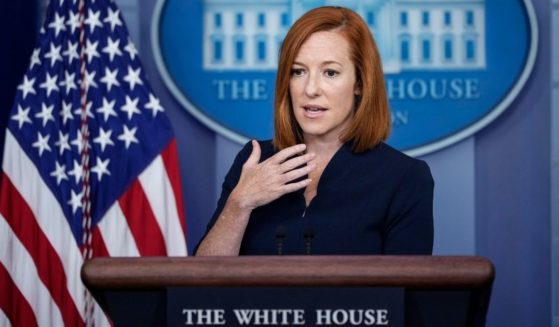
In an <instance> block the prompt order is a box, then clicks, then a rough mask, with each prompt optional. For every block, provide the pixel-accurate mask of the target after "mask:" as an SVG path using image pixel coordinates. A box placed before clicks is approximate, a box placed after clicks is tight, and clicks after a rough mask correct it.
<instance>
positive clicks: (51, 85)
mask: <svg viewBox="0 0 559 327" xmlns="http://www.w3.org/2000/svg"><path fill="white" fill-rule="evenodd" d="M57 79H58V76H57V75H54V76H50V74H49V73H48V72H47V76H46V80H45V82H44V83H42V84H40V85H39V87H40V88H43V89H47V97H48V96H50V93H51V92H52V91H58V90H59V89H58V85H56V80H57Z"/></svg>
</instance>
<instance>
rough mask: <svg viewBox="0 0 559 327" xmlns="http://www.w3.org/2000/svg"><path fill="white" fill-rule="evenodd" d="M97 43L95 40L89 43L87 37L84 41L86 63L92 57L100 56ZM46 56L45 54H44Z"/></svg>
mask: <svg viewBox="0 0 559 327" xmlns="http://www.w3.org/2000/svg"><path fill="white" fill-rule="evenodd" d="M98 45H99V41H95V43H91V42H90V41H89V39H87V41H86V45H85V49H84V50H83V52H84V53H85V55H86V56H87V63H88V64H89V63H90V62H91V60H92V59H93V58H94V57H98V58H101V56H99V52H97V46H98ZM45 57H46V56H45Z"/></svg>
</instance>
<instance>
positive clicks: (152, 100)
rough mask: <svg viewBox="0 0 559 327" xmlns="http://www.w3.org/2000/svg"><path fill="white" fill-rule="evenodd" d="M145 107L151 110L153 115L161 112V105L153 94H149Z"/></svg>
mask: <svg viewBox="0 0 559 327" xmlns="http://www.w3.org/2000/svg"><path fill="white" fill-rule="evenodd" d="M146 108H147V109H149V110H151V111H152V113H153V117H155V116H156V115H157V112H163V107H162V106H161V104H160V103H159V99H158V98H156V97H154V96H153V94H151V93H150V94H149V102H148V103H147V104H146Z"/></svg>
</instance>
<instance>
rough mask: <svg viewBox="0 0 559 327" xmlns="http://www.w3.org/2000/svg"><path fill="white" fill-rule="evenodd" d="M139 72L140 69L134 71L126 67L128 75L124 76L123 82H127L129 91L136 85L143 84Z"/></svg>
mask: <svg viewBox="0 0 559 327" xmlns="http://www.w3.org/2000/svg"><path fill="white" fill-rule="evenodd" d="M140 71H141V68H140V67H138V69H136V70H133V69H132V67H131V66H128V74H126V76H124V80H125V81H126V82H128V84H129V85H130V90H131V91H132V90H134V87H135V86H136V84H138V85H142V84H144V83H143V82H142V80H141V79H140Z"/></svg>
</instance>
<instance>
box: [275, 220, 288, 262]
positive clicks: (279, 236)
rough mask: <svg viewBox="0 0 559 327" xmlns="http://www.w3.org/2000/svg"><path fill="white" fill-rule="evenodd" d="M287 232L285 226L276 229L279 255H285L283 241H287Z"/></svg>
mask: <svg viewBox="0 0 559 327" xmlns="http://www.w3.org/2000/svg"><path fill="white" fill-rule="evenodd" d="M286 232H287V229H286V228H285V226H282V225H280V226H278V227H277V228H276V248H277V250H278V255H282V254H283V240H284V239H285V234H286Z"/></svg>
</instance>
